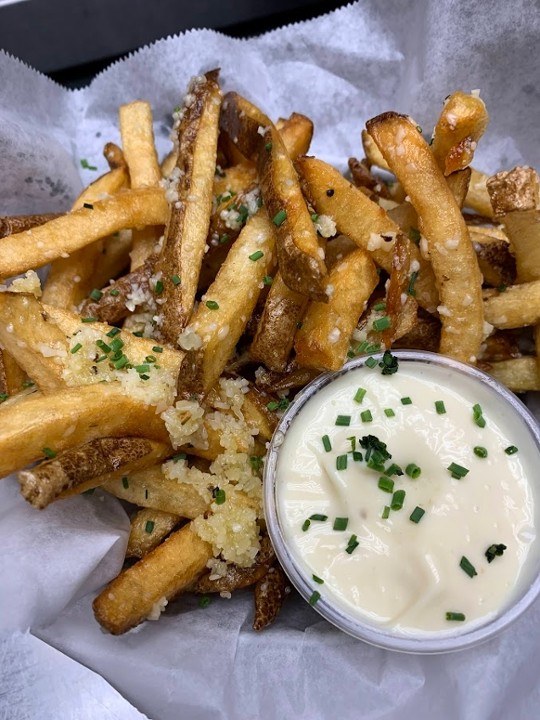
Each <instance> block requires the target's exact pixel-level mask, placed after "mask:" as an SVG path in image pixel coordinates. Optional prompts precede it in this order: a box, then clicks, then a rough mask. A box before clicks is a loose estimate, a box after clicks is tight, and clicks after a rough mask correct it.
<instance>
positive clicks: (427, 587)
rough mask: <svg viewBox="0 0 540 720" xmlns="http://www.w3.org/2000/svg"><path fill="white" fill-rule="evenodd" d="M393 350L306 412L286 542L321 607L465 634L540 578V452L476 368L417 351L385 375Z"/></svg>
mask: <svg viewBox="0 0 540 720" xmlns="http://www.w3.org/2000/svg"><path fill="white" fill-rule="evenodd" d="M380 360H381V358H380V357H379V358H377V363H376V364H375V366H374V367H368V366H365V365H364V366H362V367H356V368H353V369H351V370H349V371H347V372H345V373H343V374H341V375H339V376H338V377H337V378H336V379H335V380H333V381H332V382H330V383H329V384H327V385H326V386H324V387H322V388H321V389H319V390H318V391H317V392H315V393H314V394H313V395H312V396H311V397H310V398H309V399H308V401H307V402H306V403H305V404H304V405H303V407H301V409H300V410H299V412H298V414H297V415H296V417H294V419H293V420H292V423H291V425H290V427H289V428H288V430H287V432H286V433H285V436H284V439H283V443H282V444H281V446H280V447H279V454H278V458H277V464H276V480H275V482H276V484H275V499H276V506H277V516H278V519H279V525H280V528H281V533H282V535H283V540H284V543H285V545H286V547H287V549H288V551H289V553H290V555H291V556H292V558H293V560H294V561H295V563H296V564H297V567H298V568H299V571H300V573H301V574H302V575H304V577H305V578H306V580H307V581H308V582H309V584H310V585H312V588H313V595H312V599H311V602H312V604H314V605H315V604H316V603H317V602H318V600H319V594H320V598H322V600H326V601H327V602H329V603H331V604H333V605H337V606H338V607H339V608H340V609H341V610H342V611H343V612H345V613H347V614H348V615H354V616H355V617H356V618H357V619H359V620H361V621H362V622H365V623H368V624H372V625H374V626H378V627H384V628H385V629H386V630H391V631H392V632H395V633H397V634H403V635H415V636H419V635H432V634H441V633H452V634H456V633H460V632H465V631H468V630H470V629H471V627H473V626H478V625H480V624H483V623H485V622H487V621H488V620H489V619H490V618H493V617H494V616H495V615H497V614H498V613H500V611H501V610H502V609H503V608H505V607H506V606H507V605H508V604H509V603H510V602H511V600H512V598H513V596H514V593H515V592H516V590H517V589H518V588H519V587H521V588H523V587H524V586H526V584H527V583H528V582H530V581H531V579H532V578H531V573H530V572H529V573H528V572H527V558H528V556H529V554H530V551H531V547H532V546H533V544H534V554H535V555H536V552H537V550H536V543H535V542H534V541H535V538H536V520H535V499H536V498H535V492H533V488H532V485H531V482H532V479H533V478H534V474H535V472H537V471H538V457H539V456H538V448H537V445H536V442H535V439H534V436H533V435H532V433H531V432H530V430H529V428H528V427H527V425H526V423H525V421H524V420H523V418H522V417H521V416H520V415H519V413H518V412H517V411H516V410H515V409H514V408H513V407H512V405H510V404H509V403H508V402H507V401H506V400H505V399H504V397H502V396H500V395H498V394H497V392H496V391H495V390H493V389H492V388H490V387H489V386H487V385H484V384H482V383H481V382H479V381H478V380H477V379H475V378H474V377H471V376H467V375H465V374H463V373H461V372H458V371H457V370H455V369H453V368H452V367H445V366H444V365H441V364H430V363H426V362H414V361H411V360H409V361H403V360H401V361H400V363H399V369H398V371H397V372H395V373H393V374H382V370H381V367H380V366H379V361H380ZM486 553H487V554H486ZM488 557H489V558H491V562H490V561H488Z"/></svg>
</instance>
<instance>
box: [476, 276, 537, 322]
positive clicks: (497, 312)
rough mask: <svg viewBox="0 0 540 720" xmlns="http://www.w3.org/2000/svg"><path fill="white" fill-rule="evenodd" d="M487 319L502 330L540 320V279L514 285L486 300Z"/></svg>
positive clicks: (485, 312)
mask: <svg viewBox="0 0 540 720" xmlns="http://www.w3.org/2000/svg"><path fill="white" fill-rule="evenodd" d="M484 314H485V318H486V321H487V322H488V323H490V324H491V325H493V326H494V327H496V328H499V329H501V330H504V329H508V328H519V327H526V326H527V325H536V324H537V323H538V322H539V321H540V280H533V281H532V282H528V283H521V284H520V285H512V286H511V287H508V288H506V289H505V290H504V291H503V292H497V293H495V294H494V295H493V296H491V297H488V298H486V300H484Z"/></svg>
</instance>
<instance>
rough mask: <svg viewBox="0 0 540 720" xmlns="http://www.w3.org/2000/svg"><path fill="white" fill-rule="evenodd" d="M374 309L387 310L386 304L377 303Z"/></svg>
mask: <svg viewBox="0 0 540 720" xmlns="http://www.w3.org/2000/svg"><path fill="white" fill-rule="evenodd" d="M373 309H374V310H386V303H385V302H378V303H375V305H374V306H373Z"/></svg>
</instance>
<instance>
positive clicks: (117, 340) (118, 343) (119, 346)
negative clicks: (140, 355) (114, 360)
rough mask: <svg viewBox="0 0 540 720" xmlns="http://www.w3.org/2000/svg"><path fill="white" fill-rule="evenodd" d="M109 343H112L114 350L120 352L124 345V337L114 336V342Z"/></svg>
mask: <svg viewBox="0 0 540 720" xmlns="http://www.w3.org/2000/svg"><path fill="white" fill-rule="evenodd" d="M109 344H110V346H111V350H112V351H113V352H118V351H119V350H121V349H122V348H123V347H124V341H123V340H122V338H119V337H117V338H114V339H113V340H112V342H111V343H109Z"/></svg>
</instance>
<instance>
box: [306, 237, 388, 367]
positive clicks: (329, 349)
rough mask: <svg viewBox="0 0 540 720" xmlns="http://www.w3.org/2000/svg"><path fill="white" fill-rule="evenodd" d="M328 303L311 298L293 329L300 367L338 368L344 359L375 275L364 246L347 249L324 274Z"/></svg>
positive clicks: (374, 285) (372, 288) (374, 280)
mask: <svg viewBox="0 0 540 720" xmlns="http://www.w3.org/2000/svg"><path fill="white" fill-rule="evenodd" d="M328 281H329V284H328V287H331V288H332V289H333V290H332V294H331V296H330V300H329V301H328V303H316V302H311V303H310V305H309V307H308V309H307V312H306V314H305V316H304V321H303V323H302V327H301V328H300V330H298V332H297V333H296V339H295V343H294V347H295V350H296V361H297V363H298V365H300V366H301V367H309V368H314V369H318V370H338V369H339V368H340V367H341V366H342V365H343V362H344V360H345V357H346V355H347V349H348V347H349V340H350V337H351V334H352V332H353V330H354V328H355V327H356V324H357V323H358V318H359V317H360V315H361V314H362V312H363V310H364V308H365V306H366V304H367V301H368V299H369V297H370V295H371V293H372V292H373V290H374V289H375V287H376V286H377V283H378V281H379V276H378V275H377V271H376V269H375V264H374V263H373V260H372V259H371V258H370V257H369V255H368V253H367V252H366V251H365V250H362V249H360V248H358V249H357V250H354V251H353V252H351V253H349V255H347V256H346V257H345V258H344V259H343V260H341V262H339V263H338V264H337V265H336V266H335V268H333V269H332V270H331V272H330V274H329V277H328Z"/></svg>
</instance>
